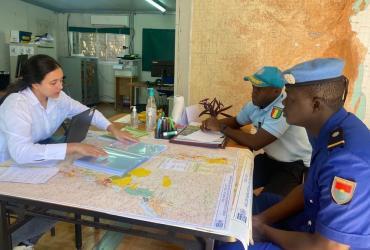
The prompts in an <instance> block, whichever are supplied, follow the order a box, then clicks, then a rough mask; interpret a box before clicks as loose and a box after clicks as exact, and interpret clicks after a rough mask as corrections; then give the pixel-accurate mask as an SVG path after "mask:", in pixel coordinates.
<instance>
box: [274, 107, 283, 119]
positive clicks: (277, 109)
mask: <svg viewBox="0 0 370 250" xmlns="http://www.w3.org/2000/svg"><path fill="white" fill-rule="evenodd" d="M282 113H283V109H282V108H280V107H276V106H274V107H273V108H272V110H271V117H272V118H273V119H279V118H280V116H281V114H282Z"/></svg>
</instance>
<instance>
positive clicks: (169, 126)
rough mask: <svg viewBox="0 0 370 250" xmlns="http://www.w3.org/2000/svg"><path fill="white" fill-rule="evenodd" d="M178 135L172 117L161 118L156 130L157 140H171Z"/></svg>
mask: <svg viewBox="0 0 370 250" xmlns="http://www.w3.org/2000/svg"><path fill="white" fill-rule="evenodd" d="M175 135H177V130H176V128H175V123H174V121H173V120H172V118H170V117H161V118H159V119H158V121H157V127H156V129H155V138H157V139H171V138H172V137H174V136H175Z"/></svg>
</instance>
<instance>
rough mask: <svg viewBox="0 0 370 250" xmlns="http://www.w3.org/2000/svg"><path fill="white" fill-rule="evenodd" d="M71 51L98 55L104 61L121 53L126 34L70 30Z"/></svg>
mask: <svg viewBox="0 0 370 250" xmlns="http://www.w3.org/2000/svg"><path fill="white" fill-rule="evenodd" d="M69 38H70V41H71V53H72V54H82V55H84V56H93V57H98V58H99V59H101V60H104V61H110V60H115V59H116V58H117V56H121V55H123V54H124V53H125V52H126V51H124V49H123V46H127V42H128V40H129V39H128V35H125V34H113V33H98V32H77V31H70V32H69Z"/></svg>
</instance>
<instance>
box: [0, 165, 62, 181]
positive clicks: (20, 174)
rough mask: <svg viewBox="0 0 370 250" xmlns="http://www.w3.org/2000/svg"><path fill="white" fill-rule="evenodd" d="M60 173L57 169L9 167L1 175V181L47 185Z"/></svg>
mask: <svg viewBox="0 0 370 250" xmlns="http://www.w3.org/2000/svg"><path fill="white" fill-rule="evenodd" d="M58 171H59V168H57V167H47V168H45V167H41V168H40V167H9V168H7V169H6V170H5V171H4V172H3V173H2V174H1V175H0V181H3V182H19V183H29V184H41V183H46V182H47V181H48V180H49V179H50V178H51V177H53V176H54V175H56V174H57V173H58Z"/></svg>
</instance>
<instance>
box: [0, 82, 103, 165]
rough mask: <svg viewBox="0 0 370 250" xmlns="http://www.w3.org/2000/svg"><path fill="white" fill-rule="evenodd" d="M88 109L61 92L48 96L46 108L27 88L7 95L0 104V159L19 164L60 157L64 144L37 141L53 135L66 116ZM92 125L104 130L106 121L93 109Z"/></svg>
mask: <svg viewBox="0 0 370 250" xmlns="http://www.w3.org/2000/svg"><path fill="white" fill-rule="evenodd" d="M86 109H88V107H86V106H85V105H83V104H81V103H79V102H78V101H75V100H73V99H72V98H70V97H69V96H68V95H66V94H65V93H64V92H61V93H60V95H59V97H58V98H49V99H48V103H47V107H46V109H45V108H44V107H43V106H42V105H41V104H40V102H39V100H38V99H37V97H36V96H35V95H34V94H33V92H32V91H31V90H30V89H29V88H27V89H25V90H23V91H20V92H18V93H14V94H11V95H9V96H8V97H7V98H6V99H5V101H4V102H3V103H2V104H1V106H0V162H3V161H6V160H8V159H10V158H12V159H13V160H14V161H16V162H17V163H19V164H22V163H34V162H40V161H44V160H63V159H64V158H65V156H66V151H67V144H66V143H58V144H47V145H42V144H37V142H39V141H41V140H45V139H47V138H49V137H51V136H52V135H53V133H54V132H55V131H56V130H57V129H58V128H59V126H60V125H61V124H62V122H63V121H64V120H65V119H66V118H71V117H72V116H74V115H76V114H79V113H81V112H82V111H85V110H86ZM92 124H93V125H95V126H97V127H98V128H100V129H104V130H105V129H107V127H108V126H109V125H110V122H109V121H108V120H107V119H106V118H105V117H104V116H103V115H102V114H101V113H100V112H99V111H95V113H94V116H93V119H92Z"/></svg>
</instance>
